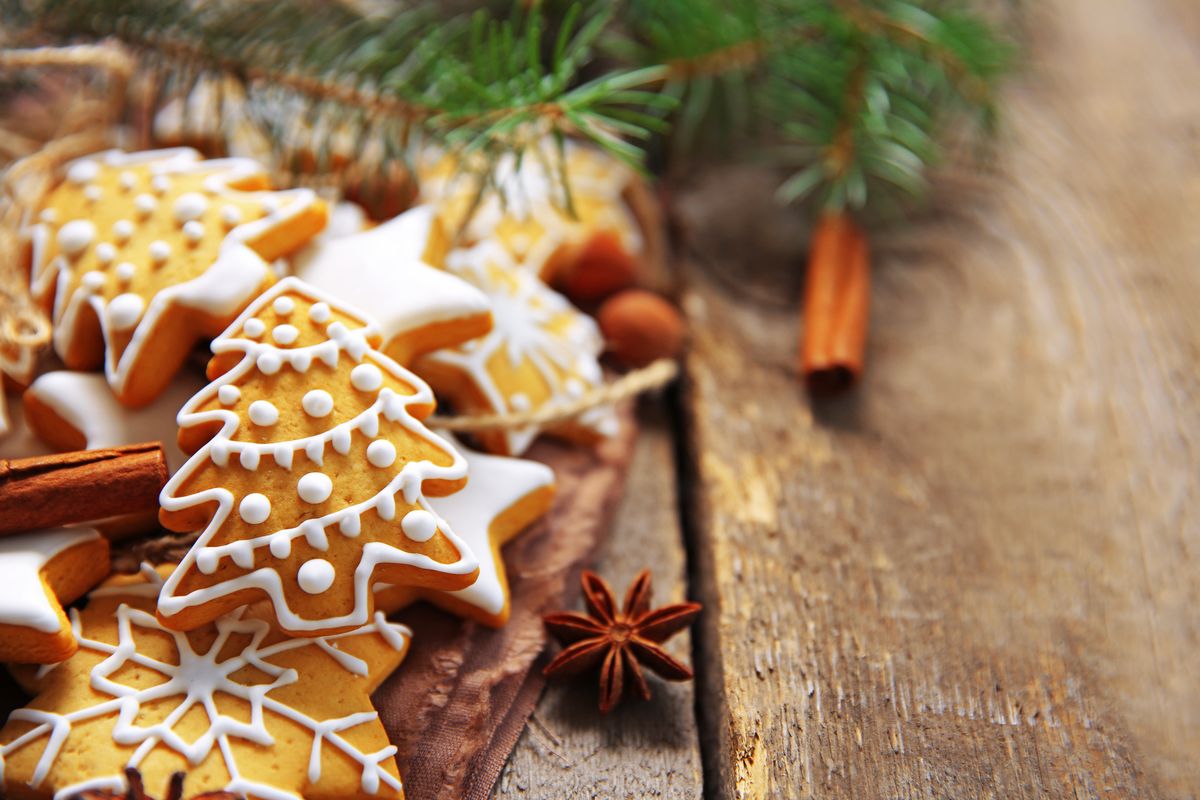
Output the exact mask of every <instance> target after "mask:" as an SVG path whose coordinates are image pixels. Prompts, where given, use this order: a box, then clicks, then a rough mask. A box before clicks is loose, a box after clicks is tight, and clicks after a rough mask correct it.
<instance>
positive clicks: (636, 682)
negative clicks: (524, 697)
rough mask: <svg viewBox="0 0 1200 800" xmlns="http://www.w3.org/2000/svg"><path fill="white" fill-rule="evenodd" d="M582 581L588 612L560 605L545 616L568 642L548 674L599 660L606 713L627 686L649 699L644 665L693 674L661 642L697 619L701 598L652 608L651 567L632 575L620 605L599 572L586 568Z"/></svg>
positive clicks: (573, 671)
mask: <svg viewBox="0 0 1200 800" xmlns="http://www.w3.org/2000/svg"><path fill="white" fill-rule="evenodd" d="M581 582H582V583H583V599H584V602H585V603H586V604H587V609H588V613H587V614H576V613H574V612H571V611H563V612H559V613H557V614H549V615H547V616H546V617H543V621H544V622H545V623H546V628H547V630H549V631H550V633H551V635H553V636H554V638H555V639H558V641H559V642H561V643H562V644H563V645H566V647H565V648H564V649H563V651H562V652H561V653H559V654H558V655H557V656H556V657H555V659H554V660H553V661H551V662H550V663H549V664H548V665H547V666H546V669H545V670H543V674H544V675H545V676H546V677H548V678H557V677H561V676H569V675H578V674H580V673H582V672H585V671H587V670H590V669H592V668H594V667H595V666H596V665H598V664H599V665H600V711H601V713H604V714H607V713H608V712H609V711H612V710H613V708H615V707H616V705H617V703H619V702H621V698H622V697H623V696H624V694H625V693H626V692H627V691H631V692H634V693H636V694H637V695H638V696H639V697H641V698H642V699H643V700H649V699H650V687H649V685H647V683H646V676H645V675H644V674H643V673H642V668H643V667H645V668H647V669H649V670H650V671H651V672H654V673H656V674H657V675H659V676H660V677H662V678H666V679H667V680H671V681H686V680H690V679H691V677H692V670H691V669H690V668H689V667H688V666H687V665H686V664H683V663H680V662H679V661H677V660H676V659H674V658H673V657H672V656H671V655H670V654H668V653H667V651H666V650H664V649H663V648H661V647H659V645H660V644H661V643H662V642H664V641H666V640H667V639H669V638H670V637H672V636H674V635H675V634H676V633H678V632H679V631H681V630H683V629H684V628H686V627H687V626H688V625H690V624H691V623H692V621H693V620H695V619H696V617H697V615H699V613H700V604H699V603H676V604H675V605H670V606H663V607H662V608H657V609H654V610H653V611H651V610H650V571H649V570H644V571H643V572H642V573H641V574H640V575H638V576H637V577H636V578H635V579H634V581H633V583H632V584H631V585H630V587H629V591H628V592H627V593H626V595H625V605H624V606H623V607H622V608H621V610H619V611H618V610H617V600H616V598H615V597H614V596H613V592H612V589H611V588H609V585H608V584H607V583H605V581H604V579H603V578H601V577H600V576H599V575H597V574H596V573H594V572H590V571H588V570H584V572H583V576H582V580H581Z"/></svg>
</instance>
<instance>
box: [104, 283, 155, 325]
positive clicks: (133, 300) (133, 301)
mask: <svg viewBox="0 0 1200 800" xmlns="http://www.w3.org/2000/svg"><path fill="white" fill-rule="evenodd" d="M145 307H146V304H145V302H144V301H143V300H142V298H141V297H140V296H139V295H136V294H129V293H128V292H127V293H125V294H119V295H117V296H116V297H114V298H113V299H112V302H110V303H109V304H108V325H109V327H110V328H111V329H112V330H114V331H127V330H129V329H130V328H132V327H133V326H134V325H137V321H138V320H139V319H140V318H141V316H142V311H143V309H144V308H145Z"/></svg>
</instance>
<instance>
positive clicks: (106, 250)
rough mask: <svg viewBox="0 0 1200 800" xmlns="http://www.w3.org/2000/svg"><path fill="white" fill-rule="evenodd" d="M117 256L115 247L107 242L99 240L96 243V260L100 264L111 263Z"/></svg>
mask: <svg viewBox="0 0 1200 800" xmlns="http://www.w3.org/2000/svg"><path fill="white" fill-rule="evenodd" d="M116 257H117V248H115V247H113V246H112V245H111V244H109V243H108V242H101V243H100V244H98V245H96V260H97V261H99V262H100V263H101V264H111V263H112V262H113V259H115V258H116Z"/></svg>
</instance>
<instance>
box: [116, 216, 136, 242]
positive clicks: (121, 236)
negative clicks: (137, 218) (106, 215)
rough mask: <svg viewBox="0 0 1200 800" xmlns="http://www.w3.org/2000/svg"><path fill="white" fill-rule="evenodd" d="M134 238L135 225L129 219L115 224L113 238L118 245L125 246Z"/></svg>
mask: <svg viewBox="0 0 1200 800" xmlns="http://www.w3.org/2000/svg"><path fill="white" fill-rule="evenodd" d="M131 236H133V223H132V222H130V221H129V220H127V219H119V220H117V221H116V222H114V223H113V238H114V239H116V240H117V244H125V242H128V241H129V238H130V237H131Z"/></svg>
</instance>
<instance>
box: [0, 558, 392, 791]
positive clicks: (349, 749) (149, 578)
mask: <svg viewBox="0 0 1200 800" xmlns="http://www.w3.org/2000/svg"><path fill="white" fill-rule="evenodd" d="M142 574H143V577H144V579H145V582H144V583H140V584H132V585H126V586H122V585H114V586H106V587H102V588H100V589H97V590H96V591H94V592H92V594H91V595H90V597H91V602H92V604H93V605H94V604H95V603H97V602H98V601H100V600H102V599H103V598H114V597H115V598H117V599H118V600H119V601H120V602H119V603H118V604H117V606H116V608H115V610H114V612H113V617H114V618H115V622H116V625H115V626H113V625H111V624H109V625H108V626H105V625H103V624H101V623H102V622H105V620H95V621H94V622H93V619H94V618H95V617H96V616H97V614H96V612H95V611H93V610H91V608H90V607H89V610H88V611H85V612H83V613H82V614H81V613H80V612H79V611H78V610H76V609H72V610H71V614H70V616H71V626H72V629H73V630H74V632H75V634H76V639H77V640H78V642H79V647H80V650H81V651H82V652H84V653H86V654H87V655H86V656H84V657H85V658H88V659H91V660H93V661H94V660H95V657H94V656H93V655H91V654H93V653H95V654H99V655H100V656H102V658H101V659H99V663H97V664H96V666H94V667H92V669H91V670H90V674H89V681H90V685H91V688H92V689H93V690H94V692H95V693H96V694H97V695H98V697H97V699H96V701H95V702H93V703H92V704H91V705H85V706H84V707H82V708H77V709H74V710H72V711H69V712H65V713H60V712H56V711H48V710H43V709H40V708H32V707H27V708H21V709H17V710H16V711H14V712H12V714H11V715H10V717H9V719H10V720H19V721H22V722H27V723H30V724H31V726H32V727H30V728H29V729H28V730H26V731H24V732H23V733H22V734H21V735H20V736H18V737H17V738H15V739H13V740H12V741H10V742H8V743H7V744H5V745H3V746H0V763H3V761H2V760H3V759H8V758H10V757H11V756H12V754H13V753H15V752H17V751H18V750H20V749H21V748H23V747H26V746H27V745H30V744H32V743H34V742H38V741H39V740H42V739H45V744H44V745H43V747H42V751H41V757H40V759H39V760H38V762H37V765H36V766H35V767H34V770H33V773H32V775H31V777H30V778H29V780H28V784H29V786H30V787H31V788H33V789H37V788H39V787H41V786H42V784H43V783H44V782H45V781H46V779H47V778H48V777H49V776H50V774H51V770H52V768H53V767H54V766H55V764H56V762H57V761H58V759H59V756H60V755H61V754H62V753H63V752H64V749H65V751H66V752H68V753H71V752H73V751H75V750H76V748H77V746H78V745H77V744H76V743H74V742H73V740H72V739H71V737H72V735H73V734H75V728H74V726H75V725H76V724H80V723H86V722H88V721H90V720H95V719H100V718H106V717H108V718H111V720H112V722H111V724H112V729H111V736H112V739H113V742H114V743H115V744H117V745H119V746H125V747H134V746H135V745H136V747H135V748H134V749H133V751H132V752H131V753H130V754H129V757H128V761H127V762H126V763H127V766H130V767H135V768H136V767H139V766H141V764H142V763H143V762H144V761H145V760H146V759H147V758H149V757H150V756H151V754H153V753H154V752H155V751H157V750H159V749H160V748H163V749H166V750H170V751H174V752H175V753H178V754H179V756H182V757H183V759H186V761H187V762H188V763H189V764H191V765H200V764H202V763H204V762H205V761H206V759H208V758H209V756H210V755H212V754H213V753H214V752H216V753H219V754H220V758H221V760H222V762H223V764H224V771H225V773H227V774H228V775H229V782H228V783H227V784H226V785H225V786H224V787H223V789H224V791H227V792H230V793H231V794H235V795H241V796H252V797H258V798H262V799H263V800H298V798H297V797H296V795H294V794H292V792H290V791H287V790H284V789H283V788H280V787H277V786H273V785H269V784H265V783H261V782H259V781H255V780H251V779H248V778H246V777H244V776H243V775H242V771H241V769H240V768H239V765H238V762H237V759H236V757H235V755H234V754H235V752H236V751H234V750H233V749H232V748H231V747H230V746H229V741H230V739H238V740H241V741H244V742H250V743H252V744H254V745H258V746H260V747H262V748H264V749H268V750H267V752H269V748H270V747H272V746H273V745H275V744H276V740H275V739H274V738H273V737H272V736H271V733H270V731H269V730H268V728H267V725H266V722H267V718H266V716H265V715H266V714H267V713H270V714H272V715H275V716H278V717H281V718H283V719H286V720H289V721H290V722H291V723H294V724H295V725H296V726H298V727H300V728H302V729H304V730H307V731H309V732H311V734H312V748H311V755H310V758H309V762H308V768H307V771H306V775H305V777H306V778H307V782H308V784H309V785H311V786H313V787H314V791H318V792H320V791H321V788H320V781H321V776H322V760H323V758H322V754H323V751H324V750H325V748H326V747H330V748H332V749H334V750H335V751H337V752H338V753H340V754H342V756H344V757H346V758H348V759H350V760H351V761H352V762H356V763H357V764H358V765H359V766H360V767H361V769H362V772H361V777H360V785H361V787H362V791H363V792H364V793H365V794H376V793H378V791H379V790H380V788H381V787H382V786H384V785H386V786H387V787H389V788H390V789H391V790H392V791H393V792H396V793H399V792H400V791H401V790H402V786H401V783H400V781H399V780H398V779H397V778H396V777H395V776H394V775H392V774H391V773H389V772H388V771H387V770H385V769H384V768H383V766H382V765H383V764H384V763H385V762H387V761H388V760H389V759H391V758H393V756H394V755H395V753H396V747H395V746H394V745H389V746H387V747H384V748H383V749H381V750H378V751H376V752H371V753H365V752H363V751H361V750H359V749H358V747H356V746H355V745H354V744H352V743H351V742H350V741H349V740H347V739H346V738H345V737H344V736H343V735H342V734H343V732H344V731H347V730H350V729H353V728H356V727H358V726H361V725H364V724H368V723H374V724H378V722H377V720H378V718H379V715H378V714H377V713H376V712H375V711H360V712H354V713H350V714H347V715H345V716H341V717H332V718H328V719H316V718H314V717H312V716H310V715H309V714H306V713H304V712H303V711H300V710H299V709H296V708H293V707H292V706H290V705H288V704H286V703H285V702H283V701H282V700H280V699H278V696H277V695H274V696H273V694H272V693H276V692H278V690H280V689H282V688H284V687H287V686H292V685H294V684H297V683H298V682H300V681H302V680H304V678H305V677H306V676H305V675H303V674H302V672H301V670H298V669H295V668H292V667H290V666H281V665H279V664H277V663H275V661H276V660H277V659H278V658H279V657H280V656H281V655H283V654H285V653H289V652H292V651H298V650H305V649H307V648H315V650H316V651H319V652H320V653H322V654H324V655H325V656H328V657H329V658H330V659H331V660H332V661H333V662H334V663H336V664H337V665H338V666H339V667H340V668H341V669H343V670H345V672H346V673H348V674H346V675H344V676H338V680H339V681H342V682H352V681H363V683H361V684H358V686H359V687H360V688H359V691H360V692H361V693H362V694H363V695H365V694H366V691H367V689H368V688H369V686H370V684H369V683H368V682H367V679H368V678H369V677H370V675H371V672H372V669H378V668H379V667H380V666H382V664H381V661H380V660H379V658H378V657H376V658H375V659H374V660H373V662H372V661H367V660H364V659H363V658H360V657H358V656H356V655H352V654H351V653H349V652H347V651H345V650H343V649H341V647H339V643H341V642H343V641H347V640H353V639H360V638H362V637H375V638H377V639H378V640H379V641H381V642H383V643H384V644H386V645H387V646H388V647H390V648H391V649H392V650H393V651H395V652H402V651H403V650H404V649H406V648H407V646H408V642H409V640H410V639H411V636H412V632H411V631H410V630H408V629H407V628H405V627H404V626H403V625H398V624H395V623H391V622H388V621H387V620H386V619H384V617H383V615H382V614H376V615H375V616H374V617H373V618H372V619H371V620H370V622H369V623H368V624H365V625H363V626H361V627H358V628H355V629H354V630H351V631H349V632H346V633H341V634H335V635H331V636H325V637H319V638H288V639H283V640H282V641H278V642H275V643H273V644H266V641H267V637H268V636H269V635H270V633H271V628H270V625H269V624H268V623H267V622H266V621H264V620H260V619H246V618H245V616H244V615H245V609H239V610H238V611H235V612H233V613H232V614H229V615H227V616H224V617H221V618H219V619H217V620H215V621H214V622H213V623H211V624H210V626H209V627H208V628H206V629H205V630H206V631H207V630H211V631H213V632H215V637H212V636H210V637H204V638H203V641H206V642H211V644H210V645H209V646H208V649H207V650H204V651H200V650H197V649H195V648H194V646H193V644H192V642H191V640H190V639H189V638H188V635H187V634H185V633H180V632H179V631H173V630H170V629H168V628H166V627H164V626H163V625H162V624H161V623H159V621H158V620H157V619H156V618H155V615H154V596H155V594H156V593H158V592H160V591H161V590H162V582H161V579H159V578H158V576H157V574H156V573H155V572H154V570H153V569H151V568H149V567H146V566H143V571H142ZM84 615H88V616H86V617H85V616H84ZM85 619H87V621H88V630H86V631H85V629H84V620H85ZM92 627H95V628H96V629H97V631H98V632H102V633H101V634H100V635H102V636H104V637H107V638H105V639H94V638H91V636H92V635H95V634H92V631H91V628H92ZM109 630H111V631H114V633H108V632H107V631H109ZM143 631H145V632H152V633H153V636H147V635H146V634H145V633H142V632H143ZM163 637H167V638H169V640H170V641H171V642H172V644H173V649H174V650H175V655H176V658H175V659H174V661H175V663H171V661H162V660H158V659H154V658H151V657H149V656H147V655H145V654H143V652H141V651H140V650H139V647H138V644H139V642H140V641H143V640H144V641H161V640H162V638H163ZM112 638H115V641H111V639H112ZM230 641H246V644H245V646H244V647H243V649H242V650H241V651H240V652H237V653H236V654H234V655H229V654H228V653H227V652H225V651H226V650H227V649H228V648H227V644H228V643H229V642H230ZM382 663H387V662H386V661H384V662H382ZM130 666H133V667H135V668H139V669H146V668H149V669H150V670H153V671H154V672H155V673H158V674H161V675H162V676H164V678H165V680H164V681H162V682H154V683H152V685H150V686H147V687H144V688H135V687H132V686H129V685H127V684H125V683H122V677H121V676H122V670H124V669H125V668H127V667H130ZM247 667H253V668H254V672H255V673H256V674H258V675H264V674H265V675H266V676H267V681H266V682H263V681H261V680H260V679H258V678H255V679H254V682H253V683H241V682H239V681H238V680H237V679H235V678H234V676H235V675H237V674H238V673H239V671H242V670H245V669H246V668H247ZM57 676H61V678H59V677H57ZM73 677H74V675H72V674H69V673H64V672H58V671H55V672H51V673H49V675H48V676H46V678H45V680H48V681H55V680H58V681H60V682H61V681H65V680H71V679H73ZM60 687H61V684H60V686H55V687H54V688H53V689H50V690H48V691H58V692H61V691H62V688H65V687H61V688H60ZM312 690H313V691H320V687H315V686H314V687H312ZM222 695H224V696H225V697H227V698H231V699H233V700H235V701H237V702H238V703H240V704H244V705H245V706H248V711H247V713H246V714H245V715H244V716H243V715H242V714H240V713H238V714H229V713H227V712H222V711H221V710H219V707H220V705H221V703H222V701H221V700H220V699H219V698H221V696H222ZM176 698H177V700H176V702H175V703H174V706H175V707H174V710H172V711H171V712H170V713H169V714H167V715H166V716H165V717H163V718H162V719H161V720H160V721H158V722H149V721H148V717H151V716H152V715H147V714H145V713H143V706H147V707H149V706H154V707H157V706H159V705H160V704H162V703H163V702H164V701H167V700H171V699H176ZM197 710H199V711H201V712H202V713H203V714H204V715H205V716H207V719H208V726H207V728H205V729H204V731H203V732H202V733H201V734H200V735H199V736H195V737H188V738H184V737H183V736H182V735H181V734H180V733H179V732H177V731H176V730H175V726H176V725H177V724H178V723H179V722H180V720H182V719H184V718H185V717H188V718H191V717H192V716H194V712H196V711H197ZM189 712H193V714H189ZM153 718H155V719H157V717H153ZM92 729H93V728H92V726H89V728H88V731H89V733H88V735H93V734H92V733H91V731H92ZM291 777H292V776H290V775H289V776H287V778H291ZM123 787H124V777H123V776H120V775H111V776H102V777H98V778H89V779H86V780H84V781H80V782H79V783H75V784H72V785H70V786H60V787H55V788H57V791H56V792H55V795H54V796H55V797H56V798H65V797H68V796H73V795H75V794H76V793H78V792H82V791H85V790H98V789H105V788H109V789H118V788H123ZM325 791H328V790H325Z"/></svg>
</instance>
